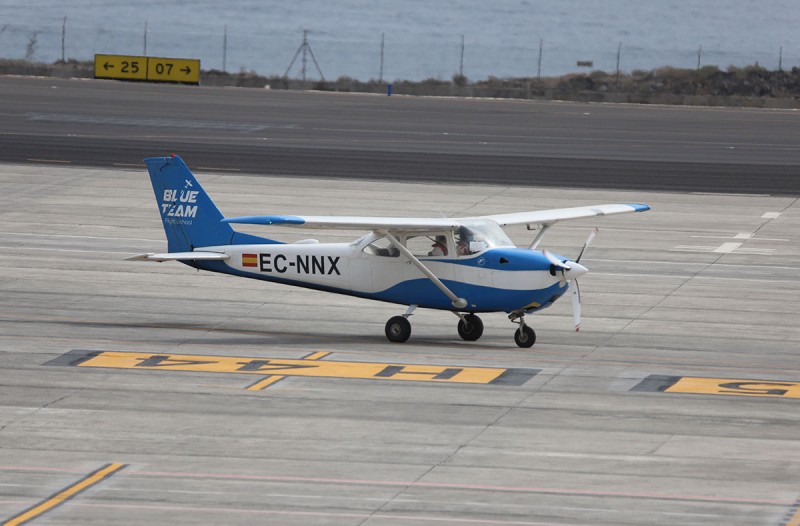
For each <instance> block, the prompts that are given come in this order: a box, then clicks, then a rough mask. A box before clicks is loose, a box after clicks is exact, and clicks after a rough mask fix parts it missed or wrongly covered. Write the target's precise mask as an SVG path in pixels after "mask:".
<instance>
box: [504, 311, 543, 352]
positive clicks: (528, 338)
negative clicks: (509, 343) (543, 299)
mask: <svg viewBox="0 0 800 526" xmlns="http://www.w3.org/2000/svg"><path fill="white" fill-rule="evenodd" d="M508 319H509V320H511V322H512V323H516V324H518V325H519V328H518V329H517V331H516V332H515V333H514V341H515V342H517V345H518V346H519V347H522V348H523V349H525V348H528V347H533V344H534V343H536V331H534V330H533V328H531V327H529V326H528V325H526V324H525V314H524V313H521V312H512V313H511V314H509V315H508Z"/></svg>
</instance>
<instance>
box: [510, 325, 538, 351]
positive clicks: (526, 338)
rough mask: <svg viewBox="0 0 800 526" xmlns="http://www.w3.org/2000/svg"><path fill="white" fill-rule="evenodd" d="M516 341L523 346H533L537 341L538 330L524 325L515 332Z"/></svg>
mask: <svg viewBox="0 0 800 526" xmlns="http://www.w3.org/2000/svg"><path fill="white" fill-rule="evenodd" d="M514 341H515V342H517V345H519V346H520V347H522V348H527V347H533V344H534V343H536V332H535V331H534V330H533V329H531V328H530V327H528V326H527V325H524V326H522V327H520V328H519V329H517V332H515V333H514Z"/></svg>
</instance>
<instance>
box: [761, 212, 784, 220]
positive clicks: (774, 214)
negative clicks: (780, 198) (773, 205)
mask: <svg viewBox="0 0 800 526" xmlns="http://www.w3.org/2000/svg"><path fill="white" fill-rule="evenodd" d="M780 215H781V212H765V213H764V215H762V216H761V219H775V218H776V217H778V216H780Z"/></svg>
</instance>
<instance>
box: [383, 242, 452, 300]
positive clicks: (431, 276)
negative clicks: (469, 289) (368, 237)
mask: <svg viewBox="0 0 800 526" xmlns="http://www.w3.org/2000/svg"><path fill="white" fill-rule="evenodd" d="M381 233H382V234H385V235H386V239H388V240H389V242H390V243H391V244H392V245H394V247H395V248H396V249H397V250H399V251H400V253H401V254H403V255H404V256H405V257H406V259H408V260H409V261H410V262H411V263H413V264H414V266H415V267H417V268H418V269H419V271H420V272H422V273H423V274H425V276H427V277H428V279H429V280H431V281H432V282H433V284H434V285H436V287H437V288H438V289H439V290H441V291H442V292H443V293H444V295H445V296H447V297H448V298H450V301H451V302H452V304H453V307H455V308H457V309H463V308H464V307H466V306H467V300H465V299H464V298H459V297H458V296H456V295H455V294H453V291H452V290H450V289H448V288H447V286H446V285H445V284H444V283H442V281H441V280H440V279H439V278H437V277H436V274H434V273H433V272H431V271H430V270H428V267H426V266H425V265H423V264H422V262H421V261H420V260H419V259H417V257H416V256H415V255H414V254H412V253H411V252H410V251H409V250H408V249H407V248H406V247H404V246H403V244H402V243H400V241H398V240H397V238H396V237H394V236H393V235H392V234H391V232H389V231H387V230H384V231H383V232H381Z"/></svg>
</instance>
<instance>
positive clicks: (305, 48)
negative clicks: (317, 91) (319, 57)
mask: <svg viewBox="0 0 800 526" xmlns="http://www.w3.org/2000/svg"><path fill="white" fill-rule="evenodd" d="M307 53H308V29H304V30H303V69H302V71H301V72H300V73H301V77H302V78H303V82H305V81H306V54H307Z"/></svg>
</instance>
